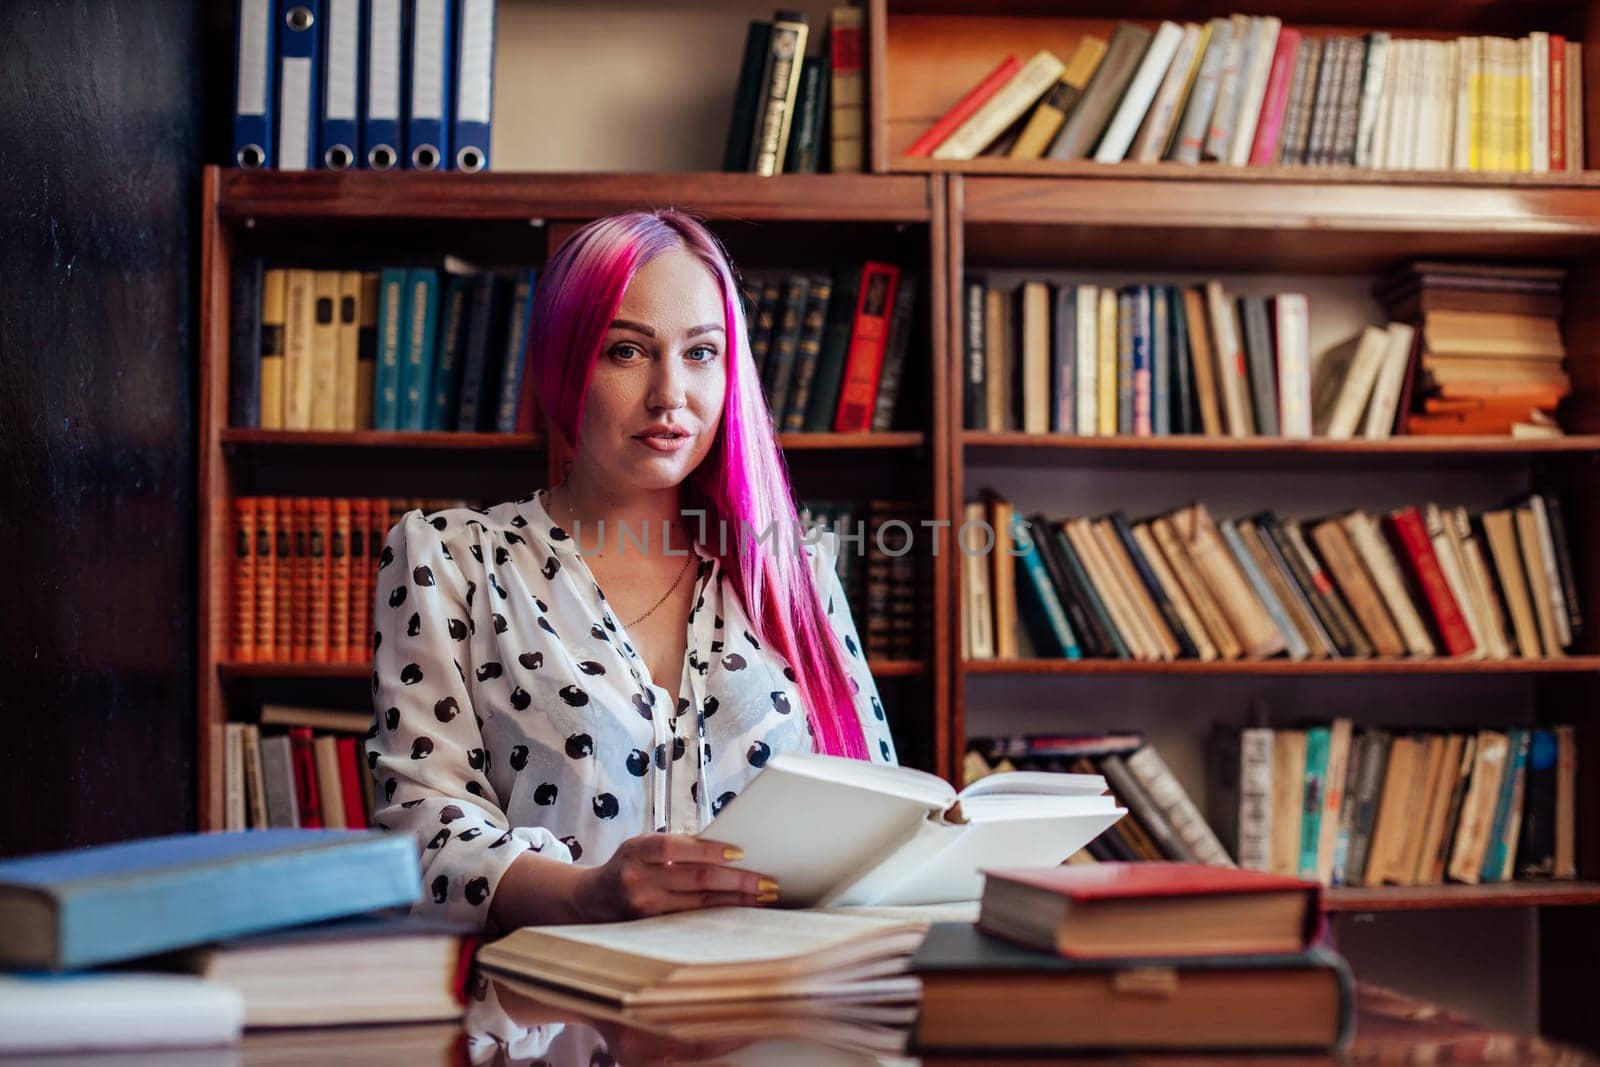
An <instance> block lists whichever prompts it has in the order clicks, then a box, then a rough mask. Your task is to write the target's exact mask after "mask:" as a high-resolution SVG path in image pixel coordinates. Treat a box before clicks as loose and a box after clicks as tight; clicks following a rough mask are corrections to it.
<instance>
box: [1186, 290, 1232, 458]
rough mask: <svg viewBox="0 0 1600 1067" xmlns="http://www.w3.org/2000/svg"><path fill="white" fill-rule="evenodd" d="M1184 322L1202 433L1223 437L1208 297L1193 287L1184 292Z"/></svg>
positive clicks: (1220, 402)
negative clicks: (1209, 323)
mask: <svg viewBox="0 0 1600 1067" xmlns="http://www.w3.org/2000/svg"><path fill="white" fill-rule="evenodd" d="M1183 311H1184V322H1185V324H1186V326H1187V328H1188V331H1189V362H1190V369H1191V370H1192V371H1193V377H1194V389H1195V397H1196V399H1197V400H1198V401H1199V406H1200V430H1201V432H1202V433H1204V434H1206V435H1207V436H1211V437H1218V436H1221V435H1222V433H1223V431H1224V427H1223V423H1222V401H1221V399H1220V398H1219V397H1218V395H1217V361H1216V356H1215V355H1213V354H1212V351H1211V328H1210V326H1209V325H1207V321H1206V301H1205V295H1204V294H1203V293H1202V292H1201V291H1200V290H1199V289H1196V288H1195V287H1193V286H1190V287H1189V288H1187V289H1185V290H1184V291H1183Z"/></svg>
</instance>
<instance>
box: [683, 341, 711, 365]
mask: <svg viewBox="0 0 1600 1067" xmlns="http://www.w3.org/2000/svg"><path fill="white" fill-rule="evenodd" d="M689 358H690V359H691V360H693V361H694V362H696V363H709V362H711V361H712V360H714V359H716V358H717V350H716V349H715V348H713V347H712V346H710V345H696V346H695V347H694V348H691V349H690V350H689Z"/></svg>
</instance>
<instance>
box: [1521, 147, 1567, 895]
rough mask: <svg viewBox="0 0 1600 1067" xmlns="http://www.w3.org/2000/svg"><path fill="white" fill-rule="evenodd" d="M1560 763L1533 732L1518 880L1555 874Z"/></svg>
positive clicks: (1547, 733)
mask: <svg viewBox="0 0 1600 1067" xmlns="http://www.w3.org/2000/svg"><path fill="white" fill-rule="evenodd" d="M1554 143H1555V142H1554V141H1552V142H1551V144H1554ZM1552 169H1553V168H1552ZM1556 760H1557V744H1556V735H1555V733H1554V731H1551V730H1535V731H1533V733H1532V735H1531V736H1530V738H1529V741H1528V773H1527V778H1526V788H1527V793H1526V798H1525V800H1524V802H1523V818H1522V834H1521V837H1520V838H1519V839H1518V842H1517V851H1516V875H1517V877H1518V878H1549V877H1550V876H1551V875H1553V874H1554V873H1555V862H1556Z"/></svg>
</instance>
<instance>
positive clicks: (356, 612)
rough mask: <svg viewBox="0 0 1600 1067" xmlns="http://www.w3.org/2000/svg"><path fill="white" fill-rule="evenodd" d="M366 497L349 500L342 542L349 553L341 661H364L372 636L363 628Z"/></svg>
mask: <svg viewBox="0 0 1600 1067" xmlns="http://www.w3.org/2000/svg"><path fill="white" fill-rule="evenodd" d="M368 515H369V511H368V509H367V501H366V500H365V499H363V498H361V497H357V498H356V499H354V500H352V501H350V540H349V542H348V543H347V545H346V548H347V549H348V551H349V553H350V587H349V589H348V590H347V592H348V594H349V597H350V602H349V611H348V613H347V619H348V624H349V627H350V628H349V630H348V631H347V632H346V634H345V662H346V663H364V662H366V660H367V658H368V656H367V650H368V648H370V647H371V645H372V638H371V636H370V635H369V634H368V632H367V620H368V618H369V617H370V616H371V614H372V605H371V604H370V603H368V602H367V598H368V596H369V595H370V594H369V593H368V592H367V541H368V539H369V537H370V534H369V532H368V531H369V530H370V528H371V525H370V520H369V518H368Z"/></svg>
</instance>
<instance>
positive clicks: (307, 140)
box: [277, 0, 323, 170]
mask: <svg viewBox="0 0 1600 1067" xmlns="http://www.w3.org/2000/svg"><path fill="white" fill-rule="evenodd" d="M277 9H278V15H277V17H278V27H277V31H278V116H277V117H278V153H277V155H278V159H277V167H278V169H279V170H310V169H311V168H312V167H315V166H316V165H317V116H318V114H319V113H320V112H319V109H318V106H317V95H318V94H317V90H318V83H319V81H320V80H321V78H320V75H319V67H320V66H321V53H322V27H321V26H320V25H319V23H320V22H321V21H322V13H323V4H322V0H277Z"/></svg>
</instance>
